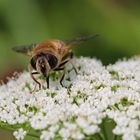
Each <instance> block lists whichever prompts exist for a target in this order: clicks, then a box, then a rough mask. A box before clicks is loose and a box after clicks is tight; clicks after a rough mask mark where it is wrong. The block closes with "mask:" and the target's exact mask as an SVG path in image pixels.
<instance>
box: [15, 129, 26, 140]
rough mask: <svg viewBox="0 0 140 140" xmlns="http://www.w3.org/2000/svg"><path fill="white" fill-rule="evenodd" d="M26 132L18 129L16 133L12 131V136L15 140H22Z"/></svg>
mask: <svg viewBox="0 0 140 140" xmlns="http://www.w3.org/2000/svg"><path fill="white" fill-rule="evenodd" d="M26 133H27V132H26V131H25V130H23V129H22V128H19V129H18V130H17V131H14V133H13V135H14V136H15V138H16V139H17V140H23V139H24V138H25V136H26Z"/></svg>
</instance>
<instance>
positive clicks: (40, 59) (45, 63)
mask: <svg viewBox="0 0 140 140" xmlns="http://www.w3.org/2000/svg"><path fill="white" fill-rule="evenodd" d="M96 36H98V35H97V34H95V35H92V36H86V37H80V38H76V39H72V40H69V41H61V40H46V41H43V42H41V43H38V44H32V45H27V46H20V47H14V48H13V50H14V51H16V52H19V53H23V54H25V55H27V56H30V57H31V60H30V63H29V65H28V70H29V72H30V75H31V78H32V79H33V80H34V81H35V82H36V83H37V84H38V85H39V89H41V84H40V82H39V81H38V80H37V79H36V78H35V77H34V75H35V74H42V75H43V76H44V77H45V79H46V82H47V88H49V74H50V72H52V71H63V75H62V77H61V79H60V84H61V85H62V86H63V83H62V81H63V79H64V77H65V74H66V64H67V63H68V62H70V63H71V64H72V66H73V69H74V70H75V72H76V73H77V71H76V68H75V66H74V65H73V63H72V62H71V61H70V60H71V59H72V58H73V52H72V50H71V49H72V46H73V45H78V44H80V43H82V42H85V41H88V40H89V39H93V38H95V37H96ZM33 70H34V71H33Z"/></svg>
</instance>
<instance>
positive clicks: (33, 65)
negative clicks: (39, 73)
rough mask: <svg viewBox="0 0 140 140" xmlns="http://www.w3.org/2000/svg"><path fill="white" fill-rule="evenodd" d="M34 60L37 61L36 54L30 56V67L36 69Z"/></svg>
mask: <svg viewBox="0 0 140 140" xmlns="http://www.w3.org/2000/svg"><path fill="white" fill-rule="evenodd" d="M36 61H37V57H36V56H34V57H32V59H31V62H30V63H31V65H32V67H33V68H34V69H35V70H36Z"/></svg>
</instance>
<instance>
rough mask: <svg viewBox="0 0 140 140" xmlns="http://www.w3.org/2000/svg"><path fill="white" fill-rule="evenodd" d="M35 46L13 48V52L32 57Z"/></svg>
mask: <svg viewBox="0 0 140 140" xmlns="http://www.w3.org/2000/svg"><path fill="white" fill-rule="evenodd" d="M35 46H36V44H30V45H23V46H16V47H13V48H12V50H13V51H15V52H18V53H23V54H25V55H28V56H30V55H31V51H32V50H33V48H34V47H35Z"/></svg>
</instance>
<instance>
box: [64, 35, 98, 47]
mask: <svg viewBox="0 0 140 140" xmlns="http://www.w3.org/2000/svg"><path fill="white" fill-rule="evenodd" d="M97 36H99V34H95V35H89V36H84V37H79V38H75V39H72V40H69V41H66V45H68V46H69V45H70V46H71V45H78V44H81V43H83V42H86V41H88V40H91V39H94V38H96V37H97Z"/></svg>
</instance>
